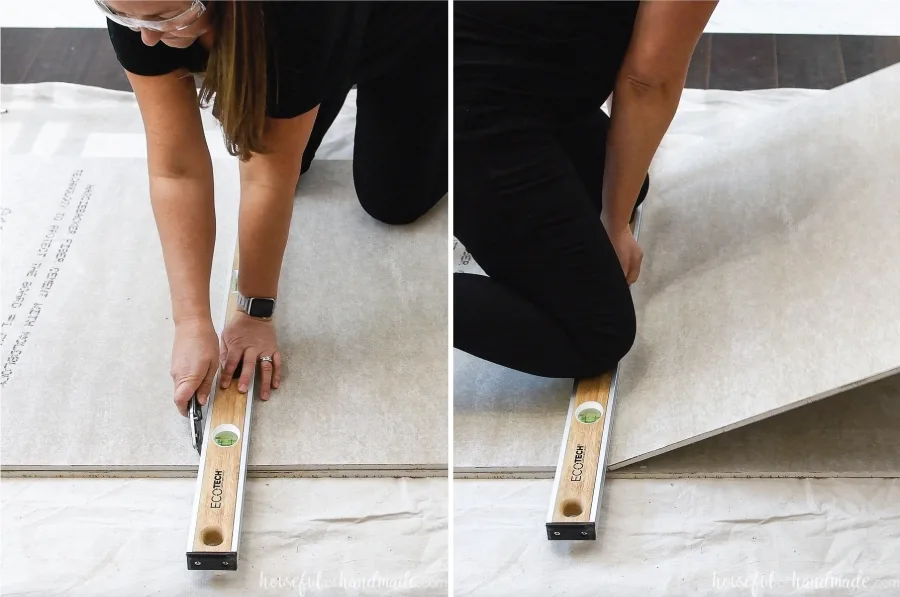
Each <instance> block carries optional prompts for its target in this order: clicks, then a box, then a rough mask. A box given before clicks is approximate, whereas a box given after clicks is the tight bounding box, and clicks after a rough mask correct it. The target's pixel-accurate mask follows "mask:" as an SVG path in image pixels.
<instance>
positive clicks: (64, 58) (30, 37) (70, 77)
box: [0, 28, 900, 91]
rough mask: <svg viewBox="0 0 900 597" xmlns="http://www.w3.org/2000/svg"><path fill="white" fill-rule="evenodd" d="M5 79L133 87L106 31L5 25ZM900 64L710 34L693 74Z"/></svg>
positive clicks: (828, 75)
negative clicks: (22, 27)
mask: <svg viewBox="0 0 900 597" xmlns="http://www.w3.org/2000/svg"><path fill="white" fill-rule="evenodd" d="M0 40H2V52H0V82H3V83H38V82H43V81H63V82H68V83H80V84H83V85H95V86H98V87H105V88H108V89H119V90H126V91H127V90H130V89H131V88H130V86H129V84H128V80H127V79H126V78H125V75H124V73H123V72H122V69H121V67H120V66H119V64H118V62H117V61H116V57H115V54H114V53H113V50H112V46H111V45H110V43H109V37H108V36H107V32H106V30H105V29H12V28H4V29H2V30H0ZM897 62H900V37H868V36H847V35H840V36H838V35H750V34H733V33H714V34H704V35H703V37H702V38H701V39H700V43H699V44H698V45H697V49H696V51H695V52H694V57H693V59H692V61H691V67H690V71H689V72H688V79H687V86H688V87H691V88H699V89H732V90H745V89H766V88H774V87H803V88H812V89H831V88H833V87H837V86H838V85H841V84H843V83H846V82H848V81H852V80H853V79H858V78H859V77H862V76H864V75H867V74H869V73H872V72H875V71H876V70H879V69H882V68H884V67H886V66H890V65H891V64H895V63H897Z"/></svg>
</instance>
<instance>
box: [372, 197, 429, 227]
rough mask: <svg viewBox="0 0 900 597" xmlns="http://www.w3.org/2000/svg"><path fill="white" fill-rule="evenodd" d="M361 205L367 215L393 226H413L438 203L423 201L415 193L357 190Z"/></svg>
mask: <svg viewBox="0 0 900 597" xmlns="http://www.w3.org/2000/svg"><path fill="white" fill-rule="evenodd" d="M356 194H357V196H358V198H359V204H360V206H362V208H363V209H364V210H365V212H366V213H367V214H369V215H370V216H372V217H373V218H375V219H376V220H378V221H379V222H383V223H385V224H389V225H391V226H403V225H406V224H412V223H413V222H415V221H416V220H418V219H419V218H421V217H422V216H423V215H424V214H425V213H426V212H427V211H428V210H429V209H431V208H432V207H433V206H434V204H435V203H437V201H430V202H428V201H423V200H422V197H421V196H420V195H419V194H416V193H415V191H406V190H400V189H398V190H395V191H393V192H390V193H388V192H384V191H381V192H378V191H364V190H361V189H359V188H357V190H356Z"/></svg>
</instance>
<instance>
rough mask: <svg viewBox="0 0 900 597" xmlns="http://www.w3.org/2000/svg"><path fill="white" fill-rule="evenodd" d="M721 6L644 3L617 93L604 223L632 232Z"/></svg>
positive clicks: (609, 228)
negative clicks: (700, 45) (698, 51)
mask: <svg viewBox="0 0 900 597" xmlns="http://www.w3.org/2000/svg"><path fill="white" fill-rule="evenodd" d="M716 4H717V2H706V1H703V2H699V1H691V2H687V1H682V2H661V1H643V2H641V5H640V7H639V9H638V14H637V21H636V23H635V27H634V33H633V35H632V39H631V43H630V44H629V46H628V52H627V53H626V56H625V60H624V62H623V64H622V68H621V69H620V70H619V75H618V78H617V80H616V85H615V89H614V91H613V107H612V114H611V115H612V119H611V124H610V132H609V136H608V137H607V148H606V164H605V169H604V176H603V216H602V219H603V223H604V225H605V227H606V229H607V231H615V232H618V231H622V230H623V229H626V228H627V227H628V223H629V221H630V219H631V213H632V211H633V210H634V205H635V203H636V201H637V197H638V193H639V192H640V189H641V185H642V184H643V182H644V177H645V176H646V174H647V170H648V169H649V167H650V162H651V160H652V159H653V155H654V154H655V153H656V150H657V149H658V148H659V144H660V141H662V138H663V135H665V132H666V130H667V129H668V128H669V125H670V124H671V122H672V118H673V117H674V116H675V110H676V108H677V107H678V102H679V100H680V99H681V91H682V89H683V88H684V81H685V77H686V76H687V70H688V66H689V64H690V61H691V55H692V54H693V52H694V47H695V46H696V44H697V40H698V39H699V38H700V35H701V33H702V32H703V28H704V27H705V26H706V23H707V22H708V21H709V17H710V15H711V14H712V12H713V10H714V9H715V7H716Z"/></svg>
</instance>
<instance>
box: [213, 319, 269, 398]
mask: <svg viewBox="0 0 900 597" xmlns="http://www.w3.org/2000/svg"><path fill="white" fill-rule="evenodd" d="M259 357H272V361H271V362H268V361H263V362H262V363H260V368H261V369H262V388H261V389H260V398H262V399H263V400H268V399H269V395H270V394H271V391H272V389H273V388H277V387H278V386H279V385H281V353H280V352H278V340H277V338H276V337H275V324H274V323H272V321H263V320H261V319H257V318H255V317H250V316H249V315H247V314H246V313H241V312H238V313H237V314H236V315H235V316H234V318H233V319H232V320H231V321H230V322H228V324H227V325H226V326H225V331H224V332H223V333H222V350H221V355H220V358H221V360H222V363H223V364H224V366H223V368H222V377H221V386H222V387H223V388H227V387H228V386H230V385H231V382H232V376H233V375H234V371H235V369H236V368H237V366H238V364H239V363H243V364H242V366H241V377H240V379H239V380H238V391H239V392H246V391H247V388H249V387H250V380H251V379H253V373H254V365H256V362H257V360H258V359H259Z"/></svg>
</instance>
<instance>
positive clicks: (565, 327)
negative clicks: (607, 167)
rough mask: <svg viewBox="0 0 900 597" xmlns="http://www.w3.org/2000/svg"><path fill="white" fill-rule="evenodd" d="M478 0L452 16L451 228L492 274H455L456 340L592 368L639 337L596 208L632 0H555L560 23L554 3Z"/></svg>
mask: <svg viewBox="0 0 900 597" xmlns="http://www.w3.org/2000/svg"><path fill="white" fill-rule="evenodd" d="M475 4H479V3H465V5H464V7H463V8H464V9H465V10H466V11H467V14H465V15H464V18H463V19H462V23H461V19H460V15H459V12H458V10H459V9H457V16H456V31H457V33H456V42H455V52H456V55H457V58H456V66H455V71H456V72H455V75H454V77H455V78H454V81H455V88H456V90H457V101H456V104H455V117H454V118H455V131H454V132H455V135H454V197H453V202H454V208H453V209H454V234H455V235H456V237H457V238H458V239H459V240H460V241H461V242H462V243H463V244H464V245H465V247H466V249H467V250H468V251H469V252H470V253H471V254H472V256H473V257H474V258H475V260H476V261H477V262H478V264H479V265H480V266H481V267H482V268H483V269H484V271H485V272H486V273H487V274H488V276H489V277H484V276H478V275H474V274H459V273H458V274H455V275H454V297H453V301H454V302H453V305H454V307H453V312H454V345H455V346H456V347H457V348H459V349H461V350H463V351H465V352H468V353H470V354H473V355H475V356H478V357H481V358H483V359H486V360H488V361H492V362H494V363H497V364H500V365H503V366H506V367H510V368H513V369H517V370H520V371H524V372H526V373H531V374H533V375H540V376H545V377H589V376H594V375H599V374H600V373H603V372H605V371H608V370H610V369H612V368H614V367H615V365H616V363H617V362H618V361H619V360H620V359H621V358H622V357H623V356H624V355H625V354H626V353H627V352H628V350H629V349H630V348H631V346H632V344H633V342H634V338H635V313H634V305H633V303H632V300H631V294H630V291H629V288H628V284H627V282H626V280H625V276H624V274H623V272H622V268H621V265H620V264H619V260H618V258H617V257H616V253H615V250H614V249H613V247H612V245H611V243H610V241H609V238H608V237H607V235H606V232H605V230H604V228H603V225H602V223H601V221H600V211H601V207H602V188H603V166H604V159H605V154H606V132H607V129H608V126H609V120H608V118H607V117H606V115H605V114H603V112H602V111H601V110H600V106H601V104H602V102H603V101H604V100H605V99H606V97H608V95H609V93H610V92H611V91H612V87H613V84H614V79H615V75H616V73H617V71H618V68H619V65H620V64H621V60H622V57H623V56H624V53H625V50H626V49H627V45H628V42H629V40H630V33H631V30H630V27H631V25H632V24H633V19H634V10H635V7H633V6H631V7H625V8H623V6H622V5H623V3H617V2H612V3H606V2H598V3H595V4H593V5H579V6H575V5H574V4H573V5H568V4H567V3H564V4H567V6H566V8H564V9H563V10H566V11H569V12H568V16H569V17H571V18H572V19H573V20H572V23H571V24H572V27H566V26H560V25H559V21H558V20H555V19H554V18H553V17H554V16H557V15H555V14H553V13H554V12H556V11H557V10H558V9H557V8H555V7H554V6H553V5H552V3H551V4H540V3H500V4H493V5H492V6H490V7H489V8H484V9H482V8H479V7H476V6H472V5H475ZM502 4H506V5H509V4H512V5H513V6H510V7H509V8H508V9H507V8H504V7H503V6H502ZM614 5H619V6H614ZM455 6H457V7H460V3H457V4H456V5H455ZM580 6H583V7H584V8H583V9H582V8H580ZM576 9H577V11H582V10H583V11H584V12H583V13H582V14H577V11H576ZM517 10H518V11H519V12H517V13H515V14H513V13H508V14H507V13H504V12H503V11H517ZM471 11H475V12H477V13H478V14H475V15H474V16H473V15H472V14H470V13H471ZM479 11H480V12H479ZM491 11H493V13H492V12H491ZM497 11H500V13H502V14H499V16H498V15H497ZM573 11H574V12H573ZM611 11H612V12H611ZM615 11H619V12H618V13H616V12H615ZM564 16H565V15H564ZM469 17H473V18H471V19H470V18H469ZM495 17H496V18H495ZM545 21H546V22H549V23H554V26H555V27H557V29H555V30H549V29H548V28H547V27H545V26H544V25H543V23H544V22H545ZM491 23H495V24H496V25H492V24H491ZM461 25H462V26H461ZM554 31H556V32H558V33H555V32H554ZM573 31H581V32H582V33H573ZM520 40H521V43H519V42H520ZM528 40H531V41H530V42H529V41H528ZM535 44H542V47H540V48H538V49H537V50H536V49H535V47H534V46H535ZM598 50H602V51H598ZM646 191H647V185H646V184H645V187H644V189H643V191H642V193H641V197H640V200H643V197H644V196H645V194H646Z"/></svg>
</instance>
